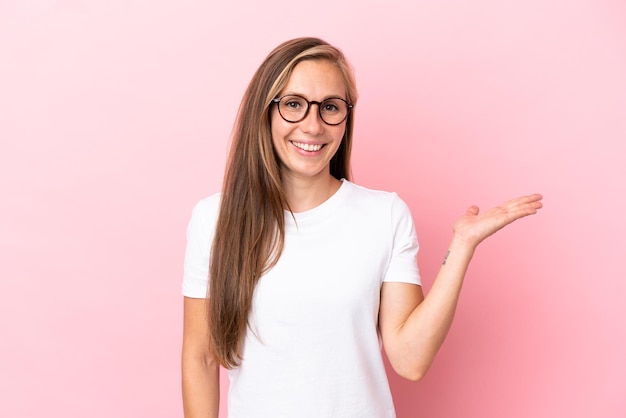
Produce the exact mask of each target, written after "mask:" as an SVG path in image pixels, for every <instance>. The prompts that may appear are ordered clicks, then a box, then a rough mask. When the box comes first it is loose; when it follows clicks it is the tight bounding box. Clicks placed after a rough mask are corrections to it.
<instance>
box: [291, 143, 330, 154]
mask: <svg viewBox="0 0 626 418" xmlns="http://www.w3.org/2000/svg"><path fill="white" fill-rule="evenodd" d="M291 143H292V144H293V145H294V146H295V147H297V148H300V149H301V150H304V151H309V152H315V151H319V150H320V149H322V147H323V145H322V144H303V143H301V142H293V141H292V142H291Z"/></svg>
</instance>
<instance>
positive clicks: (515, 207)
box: [454, 194, 543, 247]
mask: <svg viewBox="0 0 626 418" xmlns="http://www.w3.org/2000/svg"><path fill="white" fill-rule="evenodd" d="M542 198H543V197H542V196H541V195H540V194H532V195H528V196H522V197H518V198H516V199H511V200H509V201H507V202H504V203H502V204H501V205H499V206H496V207H495V208H492V209H490V210H488V211H486V212H483V213H480V210H479V208H478V206H470V207H469V208H468V209H467V211H466V212H465V214H464V215H463V216H461V217H460V218H459V219H457V221H456V222H455V223H454V235H455V236H456V237H457V238H459V239H461V240H462V241H464V242H466V243H468V244H470V245H472V246H473V247H476V246H477V245H478V244H480V243H481V242H482V241H483V240H485V238H487V237H489V236H490V235H493V234H494V233H496V232H497V231H499V230H500V229H502V228H504V227H505V226H507V225H508V224H510V223H512V222H514V221H516V220H518V219H520V218H523V217H525V216H528V215H533V214H535V213H537V211H538V210H539V209H540V208H541V207H542V206H543V205H542V203H541V199H542Z"/></svg>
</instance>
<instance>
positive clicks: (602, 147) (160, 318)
mask: <svg viewBox="0 0 626 418" xmlns="http://www.w3.org/2000/svg"><path fill="white" fill-rule="evenodd" d="M211 3H212V2H206V1H194V0H181V1H165V0H150V1H148V0H125V1H86V0H58V1H53V0H3V1H2V2H0V141H1V148H0V190H1V192H2V195H1V196H2V197H1V202H0V257H1V261H0V279H1V280H0V299H1V300H0V331H1V335H2V338H1V339H0V416H3V417H40V416H55V417H57V416H58V417H91V418H100V417H102V418H104V417H107V418H109V417H119V418H125V417H148V416H149V417H155V418H157V417H174V416H181V415H182V414H181V406H180V396H179V378H180V377H179V350H180V337H181V300H182V298H181V296H180V280H181V270H182V267H181V266H182V255H183V250H184V240H185V237H184V231H185V227H186V223H187V221H188V218H189V215H190V211H191V207H192V205H193V204H194V203H195V202H196V201H197V200H198V199H199V198H200V197H203V196H205V195H207V194H209V193H213V192H215V191H217V190H218V189H219V187H220V181H221V175H222V171H223V167H224V158H225V153H226V142H227V137H228V135H229V132H230V129H231V126H232V123H233V118H234V115H235V112H236V109H237V105H238V102H239V99H240V97H241V94H242V92H243V90H244V88H245V86H246V84H247V82H248V80H249V79H250V77H251V75H252V72H253V71H254V69H255V68H256V67H257V65H258V64H259V63H260V61H261V60H262V59H263V57H264V56H265V55H266V53H267V52H269V50H270V49H271V48H273V47H274V46H275V45H276V44H277V43H279V42H281V41H283V40H286V39H287V38H291V37H295V36H301V35H310V34H312V35H317V36H321V37H323V38H326V39H327V40H329V41H331V42H333V43H336V44H337V45H339V46H340V47H342V48H343V49H344V51H345V52H346V53H347V55H348V56H349V57H350V58H351V60H352V63H353V64H354V66H355V68H356V73H357V80H358V83H359V88H360V93H361V100H360V102H359V104H358V110H357V118H358V119H357V132H356V134H357V135H356V149H355V155H354V160H355V161H354V166H355V167H354V172H355V178H356V181H357V182H359V183H361V184H364V185H366V186H370V187H377V188H384V189H391V190H396V191H398V192H399V193H400V194H401V196H402V197H403V198H404V199H405V200H406V201H407V202H408V203H409V205H410V206H411V208H412V210H413V215H414V217H415V221H416V224H417V228H418V232H419V234H420V239H421V242H422V247H423V250H422V253H421V256H420V266H421V269H422V271H423V273H424V278H425V284H426V287H428V286H429V285H430V283H432V277H433V275H434V273H435V271H436V270H437V268H438V266H439V264H440V261H441V258H442V255H443V254H444V252H445V245H446V241H447V239H448V238H449V231H450V227H451V224H452V221H453V220H454V219H455V217H456V216H457V215H458V214H460V213H461V212H462V211H463V210H464V209H465V207H466V206H468V205H469V204H472V203H477V204H480V205H485V206H489V205H493V204H496V203H499V202H500V201H501V200H503V199H506V198H508V197H512V196H514V195H518V194H523V193H531V192H535V191H539V192H541V193H543V194H544V195H545V209H544V210H543V212H542V213H541V214H540V215H538V216H536V217H534V218H533V219H532V220H527V221H524V222H523V223H519V224H515V225H513V226H511V227H510V228H509V229H508V230H506V231H504V232H502V233H500V234H499V235H497V236H496V237H494V238H492V239H491V240H490V241H488V242H486V243H485V244H484V246H483V247H482V248H481V249H480V251H479V253H478V254H477V256H476V259H475V262H474V264H473V265H472V267H471V269H470V272H469V275H468V280H467V284H466V288H465V290H464V294H463V296H462V300H461V304H460V307H459V312H458V315H457V320H456V323H455V325H454V327H453V329H452V331H451V334H450V336H449V339H448V341H447V342H446V344H445V346H444V348H443V349H442V351H441V353H440V355H439V357H438V358H437V360H436V362H435V364H434V365H433V367H432V369H431V371H430V373H429V375H428V376H427V377H426V378H425V380H423V381H422V382H420V383H418V384H410V383H406V382H403V381H401V380H400V379H397V378H392V385H393V389H394V394H395V398H396V403H397V409H398V415H399V417H400V418H408V417H425V418H426V417H428V418H438V417H441V418H446V417H466V418H472V417H481V418H482V417H508V418H518V417H519V418H522V417H523V418H526V417H551V418H552V417H568V418H577V417H580V418H582V417H592V416H593V417H608V418H613V417H615V418H617V417H623V416H625V414H626V377H625V376H626V361H625V360H624V353H625V352H626V326H625V325H624V318H626V304H624V303H623V299H624V295H625V294H626V280H625V279H626V269H625V267H624V261H623V260H624V250H625V249H626V241H625V236H626V227H625V221H624V214H623V212H624V208H625V207H626V199H625V197H624V191H625V190H626V187H625V183H626V181H625V180H626V170H625V168H624V167H625V166H626V164H625V163H624V160H625V159H626V158H625V157H626V145H625V143H626V76H625V74H626V6H624V3H622V2H620V1H617V0H614V1H610V0H601V1H598V0H578V1H570V2H563V1H556V0H529V1H525V2H501V1H498V0H478V1H474V2H465V1H461V0H447V1H429V2H426V1H411V0H403V1H391V2H389V1H388V2H385V4H384V6H383V5H382V3H380V4H379V2H364V1H361V0H350V1H344V2H337V1H329V0H321V1H318V2H313V3H306V4H305V3H298V4H299V5H301V6H300V7H296V8H291V9H287V10H283V9H277V7H282V6H279V5H281V4H282V3H280V2H266V4H264V5H260V4H259V2H256V1H252V0H250V1H248V2H229V3H228V5H226V2H224V4H221V5H219V6H216V5H214V4H211ZM242 3H245V4H242Z"/></svg>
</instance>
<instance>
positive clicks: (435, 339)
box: [379, 195, 542, 381]
mask: <svg viewBox="0 0 626 418" xmlns="http://www.w3.org/2000/svg"><path fill="white" fill-rule="evenodd" d="M541 206H542V205H541V196H540V195H531V196H524V197H520V198H517V199H513V200H510V201H508V202H506V203H504V204H502V205H500V206H498V207H496V208H493V209H491V210H489V211H487V212H485V213H484V214H479V209H478V207H476V206H472V207H470V208H469V209H468V210H467V212H466V213H465V214H464V215H463V216H462V217H461V218H459V219H458V220H457V221H456V222H455V224H454V233H453V237H452V241H451V243H450V246H449V249H448V253H447V255H446V257H445V259H444V262H443V265H442V266H441V269H440V270H439V273H438V274H437V277H436V279H435V281H434V283H433V286H432V288H431V290H430V292H429V293H428V296H426V297H424V296H423V294H422V290H421V287H420V286H416V285H413V284H406V283H392V282H389V283H384V284H383V286H382V290H381V302H380V313H379V326H380V331H381V335H382V339H383V345H384V347H385V352H386V353H387V357H388V358H389V361H390V363H391V365H392V366H393V368H394V370H395V371H396V372H397V373H398V374H400V375H401V376H403V377H405V378H407V379H410V380H414V381H417V380H419V379H420V378H422V376H424V374H425V373H426V371H427V370H428V368H429V367H430V365H431V363H432V361H433V359H434V357H435V354H436V353H437V351H438V350H439V347H441V344H442V343H443V341H444V339H445V337H446V335H447V334H448V330H449V329H450V326H451V325H452V319H453V318H454V312H455V310H456V306H457V302H458V299H459V294H460V292H461V287H462V284H463V278H464V277H465V272H466V271H467V267H468V266H469V263H470V261H471V259H472V256H473V255H474V251H475V250H476V247H477V246H478V245H479V244H480V243H481V242H482V241H483V240H484V239H486V238H487V237H489V236H490V235H492V234H494V233H495V232H497V231H498V230H500V229H502V228H504V227H505V226H506V225H508V224H510V223H512V222H513V221H515V220H517V219H520V218H523V217H525V216H528V215H532V214H534V213H536V212H537V210H538V209H540V208H541Z"/></svg>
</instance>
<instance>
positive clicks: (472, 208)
mask: <svg viewBox="0 0 626 418" xmlns="http://www.w3.org/2000/svg"><path fill="white" fill-rule="evenodd" d="M478 212H480V209H479V208H478V206H476V205H472V206H470V207H469V208H467V210H466V211H465V214H466V215H472V216H476V215H478Z"/></svg>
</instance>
